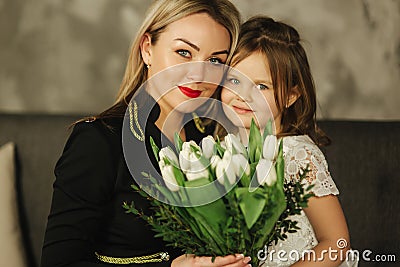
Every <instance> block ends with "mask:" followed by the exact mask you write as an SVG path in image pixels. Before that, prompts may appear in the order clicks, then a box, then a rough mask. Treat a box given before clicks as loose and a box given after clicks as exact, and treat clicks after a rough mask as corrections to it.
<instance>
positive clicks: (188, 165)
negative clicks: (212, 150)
mask: <svg viewBox="0 0 400 267" xmlns="http://www.w3.org/2000/svg"><path fill="white" fill-rule="evenodd" d="M192 146H194V147H195V148H196V149H195V150H197V151H193V149H192ZM201 156H202V154H201V149H200V147H199V146H198V145H197V144H196V143H195V142H194V141H189V142H185V143H183V145H182V150H181V151H180V153H179V164H180V167H181V170H182V171H183V173H184V174H185V175H186V178H187V179H188V180H189V181H192V180H196V179H199V178H208V175H209V171H208V169H207V166H205V165H204V164H203V162H202V161H201V160H200V157H201Z"/></svg>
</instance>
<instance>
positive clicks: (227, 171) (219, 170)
mask: <svg viewBox="0 0 400 267" xmlns="http://www.w3.org/2000/svg"><path fill="white" fill-rule="evenodd" d="M215 173H216V175H217V180H218V182H219V183H220V184H222V185H223V184H225V182H224V181H225V178H224V175H226V177H227V178H228V181H229V183H230V184H234V183H235V181H236V174H235V170H234V167H233V163H232V154H231V152H230V151H228V150H227V151H225V153H224V156H223V157H222V160H221V161H219V162H218V164H217V167H216V169H215Z"/></svg>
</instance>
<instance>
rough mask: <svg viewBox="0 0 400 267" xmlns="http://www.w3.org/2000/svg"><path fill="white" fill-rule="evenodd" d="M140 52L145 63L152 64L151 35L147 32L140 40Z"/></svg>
mask: <svg viewBox="0 0 400 267" xmlns="http://www.w3.org/2000/svg"><path fill="white" fill-rule="evenodd" d="M140 54H141V55H142V59H143V62H144V64H146V65H147V66H148V67H149V66H151V36H150V34H148V33H145V34H144V35H143V36H142V39H141V40H140Z"/></svg>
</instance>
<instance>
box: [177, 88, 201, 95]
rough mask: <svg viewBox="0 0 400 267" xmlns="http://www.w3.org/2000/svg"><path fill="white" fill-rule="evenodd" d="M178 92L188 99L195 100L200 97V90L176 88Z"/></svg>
mask: <svg viewBox="0 0 400 267" xmlns="http://www.w3.org/2000/svg"><path fill="white" fill-rule="evenodd" d="M178 88H179V90H181V92H182V93H183V94H184V95H185V96H188V97H190V98H196V97H199V96H200V95H201V92H202V91H200V90H193V89H191V88H189V87H185V86H178Z"/></svg>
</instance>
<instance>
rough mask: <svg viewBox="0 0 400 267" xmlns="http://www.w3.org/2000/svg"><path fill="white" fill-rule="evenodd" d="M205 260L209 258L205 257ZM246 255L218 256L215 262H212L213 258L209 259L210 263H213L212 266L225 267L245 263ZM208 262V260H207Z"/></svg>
mask: <svg viewBox="0 0 400 267" xmlns="http://www.w3.org/2000/svg"><path fill="white" fill-rule="evenodd" d="M204 258H209V257H204ZM243 259H244V255H243V254H236V255H228V256H224V257H221V256H218V257H216V258H215V261H214V262H211V258H209V261H208V263H212V265H210V266H213V267H214V266H215V267H217V266H225V265H229V264H234V263H240V262H243ZM205 260H207V259H205ZM239 266H240V265H239Z"/></svg>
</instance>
